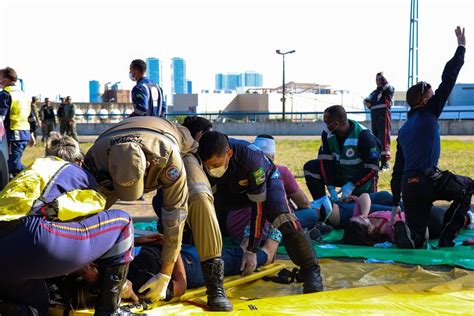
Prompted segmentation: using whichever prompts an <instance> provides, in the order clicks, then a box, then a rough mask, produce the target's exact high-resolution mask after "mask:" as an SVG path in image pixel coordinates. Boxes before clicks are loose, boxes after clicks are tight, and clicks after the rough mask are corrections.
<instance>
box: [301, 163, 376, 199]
mask: <svg viewBox="0 0 474 316" xmlns="http://www.w3.org/2000/svg"><path fill="white" fill-rule="evenodd" d="M329 169H331V170H336V172H335V174H330V172H328V171H329ZM303 170H304V178H305V180H306V186H307V187H308V190H309V192H310V193H311V196H312V198H313V200H317V199H319V198H321V197H323V196H325V195H326V182H325V180H324V178H326V179H328V178H330V180H329V181H331V182H332V183H334V186H335V187H342V186H343V185H344V184H346V183H347V182H348V181H350V180H349V179H346V178H345V177H344V176H343V175H342V173H341V172H339V171H340V170H339V169H337V168H336V167H335V163H334V161H325V160H319V159H314V160H310V161H308V162H306V163H305V165H304V167H303ZM333 173H334V172H333ZM323 175H324V176H323ZM377 180H378V179H377V177H373V178H372V179H371V180H369V181H368V182H366V183H365V184H364V185H363V186H361V187H356V188H355V189H354V192H353V195H356V196H359V195H361V194H362V193H373V192H377Z"/></svg>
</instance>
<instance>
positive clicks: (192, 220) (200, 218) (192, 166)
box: [183, 153, 222, 262]
mask: <svg viewBox="0 0 474 316" xmlns="http://www.w3.org/2000/svg"><path fill="white" fill-rule="evenodd" d="M183 161H184V167H185V169H186V176H187V182H188V190H189V199H188V217H187V219H186V222H187V223H188V225H189V226H190V227H191V230H192V232H193V239H194V243H195V245H196V248H197V251H198V254H199V257H200V258H201V262H204V261H207V260H209V259H212V258H216V257H220V256H221V253H222V234H221V230H220V228H219V222H218V221H217V215H216V211H215V208H214V198H213V195H212V190H211V185H210V184H209V180H208V179H207V176H206V174H205V172H204V170H203V168H202V166H201V164H200V162H199V160H198V158H197V157H196V156H194V155H193V154H191V153H189V154H186V155H185V156H184V158H183Z"/></svg>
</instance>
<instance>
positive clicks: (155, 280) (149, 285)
mask: <svg viewBox="0 0 474 316" xmlns="http://www.w3.org/2000/svg"><path fill="white" fill-rule="evenodd" d="M170 280H171V277H170V276H169V275H166V274H163V273H158V274H157V275H155V276H154V277H152V278H150V279H149V280H148V281H147V282H146V283H145V284H143V286H142V287H141V288H140V290H138V292H139V293H143V292H145V291H146V290H147V289H149V291H148V293H146V294H145V297H147V298H149V299H150V300H151V301H152V302H156V301H161V300H164V299H165V298H166V289H167V288H168V283H169V282H170Z"/></svg>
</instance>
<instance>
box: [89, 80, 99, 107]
mask: <svg viewBox="0 0 474 316" xmlns="http://www.w3.org/2000/svg"><path fill="white" fill-rule="evenodd" d="M89 102H90V103H101V102H102V96H101V93H100V82H99V81H97V80H91V81H89Z"/></svg>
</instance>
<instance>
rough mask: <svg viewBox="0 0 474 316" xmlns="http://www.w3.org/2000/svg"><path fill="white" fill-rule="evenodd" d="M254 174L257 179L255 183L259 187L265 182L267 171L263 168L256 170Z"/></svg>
mask: <svg viewBox="0 0 474 316" xmlns="http://www.w3.org/2000/svg"><path fill="white" fill-rule="evenodd" d="M252 174H253V176H254V177H255V183H257V185H260V184H262V183H264V182H265V170H263V168H262V167H260V168H258V169H257V170H255V171H254V172H253V173H252Z"/></svg>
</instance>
